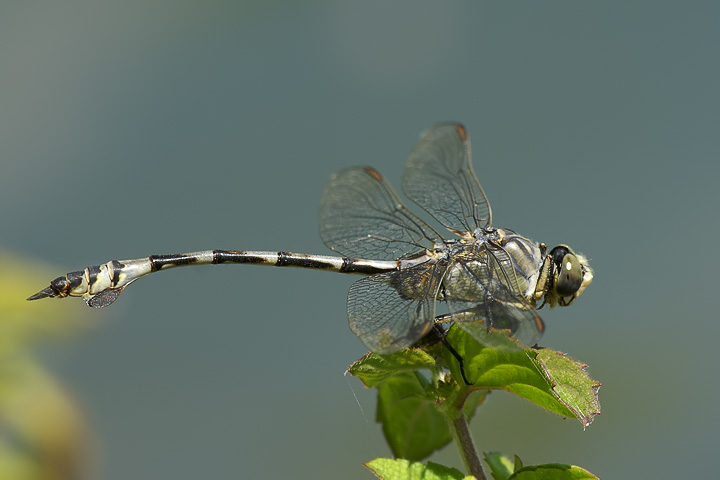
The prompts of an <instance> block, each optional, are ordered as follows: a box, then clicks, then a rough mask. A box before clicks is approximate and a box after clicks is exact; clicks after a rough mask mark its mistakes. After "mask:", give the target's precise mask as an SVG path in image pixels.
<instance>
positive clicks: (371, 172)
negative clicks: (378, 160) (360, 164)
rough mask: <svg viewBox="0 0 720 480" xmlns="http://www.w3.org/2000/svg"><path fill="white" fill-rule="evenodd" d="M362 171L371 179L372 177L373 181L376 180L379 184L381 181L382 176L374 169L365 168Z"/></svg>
mask: <svg viewBox="0 0 720 480" xmlns="http://www.w3.org/2000/svg"><path fill="white" fill-rule="evenodd" d="M363 170H365V173H367V174H368V175H370V176H371V177H373V178H374V179H375V180H377V181H378V182H381V181H382V179H383V176H382V175H381V174H380V172H378V171H377V170H375V169H374V168H372V167H365V168H363Z"/></svg>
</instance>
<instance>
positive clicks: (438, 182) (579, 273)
mask: <svg viewBox="0 0 720 480" xmlns="http://www.w3.org/2000/svg"><path fill="white" fill-rule="evenodd" d="M402 188H403V191H404V193H405V195H406V196H407V197H408V198H409V199H410V200H411V201H413V202H414V203H415V204H416V205H418V206H419V207H420V208H422V209H423V210H424V211H425V212H426V213H427V214H428V215H429V216H430V217H432V218H433V219H434V220H435V221H436V222H437V224H439V225H438V226H437V227H438V228H437V229H436V228H434V227H432V226H431V225H430V224H429V223H427V222H425V221H424V220H422V219H421V218H420V217H419V216H417V215H416V214H415V213H413V212H412V211H411V210H410V209H409V208H408V207H407V206H405V204H404V203H403V202H402V201H401V200H400V198H399V197H398V195H397V193H396V192H395V190H394V189H393V188H392V186H391V185H390V183H388V181H387V180H386V179H385V178H384V177H383V176H382V175H381V174H380V173H379V172H378V171H377V170H375V169H374V168H371V167H350V168H346V169H344V170H341V171H339V172H337V173H335V174H334V175H332V176H331V178H330V180H329V181H328V183H327V185H326V187H325V190H324V193H323V196H322V199H321V202H320V235H321V238H322V240H323V242H324V243H325V245H326V246H327V247H329V248H330V249H331V250H333V251H335V252H337V253H339V254H340V255H342V256H329V255H308V254H299V253H289V252H284V251H279V252H271V251H249V250H205V251H199V252H192V253H183V254H171V255H151V256H149V257H145V258H141V259H133V260H112V261H110V262H107V263H105V264H102V265H96V266H90V267H87V268H85V269H84V270H81V271H76V272H71V273H68V274H66V275H64V276H61V277H58V278H56V279H55V280H53V281H52V282H51V283H50V285H49V286H48V287H46V288H44V289H43V290H41V291H39V292H38V293H36V294H35V295H33V296H31V297H30V298H28V300H37V299H41V298H47V297H59V298H62V297H82V298H83V299H84V300H85V301H86V303H87V304H88V305H89V306H90V307H95V308H102V307H106V306H108V305H110V304H112V303H113V302H114V301H115V300H116V299H117V298H118V296H119V295H120V294H121V293H122V292H123V291H124V290H125V288H126V287H127V286H128V285H130V284H131V283H133V282H135V281H136V280H137V279H139V278H140V277H143V276H145V275H148V274H150V273H153V272H159V271H162V270H167V269H170V268H174V267H185V266H192V265H208V264H213V265H219V264H254V265H270V266H278V267H300V268H312V269H320V270H327V271H334V272H340V273H348V274H358V275H363V276H364V277H363V278H361V279H359V280H357V281H356V282H354V283H353V284H352V285H351V287H350V290H349V293H348V298H347V316H348V320H349V325H350V329H351V330H352V332H353V333H355V335H357V336H358V337H359V339H360V340H361V341H362V342H363V344H364V345H365V346H366V347H368V348H369V349H370V350H371V351H374V352H377V353H383V354H386V353H392V352H396V351H398V350H401V349H403V348H407V347H410V346H412V345H414V344H415V343H417V342H418V341H419V340H420V339H422V338H423V337H424V336H425V335H426V334H428V333H429V332H430V330H431V329H432V328H433V327H434V326H438V325H442V324H448V323H449V322H454V323H455V324H457V325H458V326H459V327H460V328H463V329H464V330H466V331H467V332H468V333H470V334H471V335H472V336H473V337H474V338H476V339H477V340H478V341H480V342H481V343H482V344H485V345H488V346H496V345H497V344H498V342H497V341H496V340H493V339H495V338H497V336H496V335H497V333H498V332H500V333H501V334H504V335H505V337H507V338H511V339H513V340H514V341H516V342H518V345H521V346H532V345H536V344H537V341H538V340H539V339H540V336H541V335H542V334H543V332H544V330H545V323H544V321H543V320H542V318H541V317H540V315H539V314H538V309H540V308H542V307H543V306H545V305H549V306H550V307H554V306H556V305H559V306H568V305H570V304H572V303H573V302H574V300H575V299H576V298H578V297H579V296H580V295H581V294H582V293H583V291H584V290H585V289H586V288H587V286H588V285H589V284H590V282H591V281H592V278H593V270H592V269H591V268H590V266H589V265H588V260H587V258H586V257H584V256H583V255H581V254H578V253H575V252H574V251H573V250H572V249H571V248H570V247H569V246H567V245H558V246H556V247H554V248H552V249H550V250H548V247H547V246H546V245H545V244H542V243H535V242H534V241H532V240H530V239H529V238H527V237H524V236H521V235H519V234H517V233H515V232H514V231H512V230H510V229H504V228H496V227H494V226H493V225H492V210H491V208H490V203H489V202H488V199H487V197H486V195H485V192H484V191H483V189H482V187H481V186H480V183H479V182H478V179H477V177H476V175H475V173H474V171H473V168H472V163H471V159H470V139H469V136H468V133H467V131H466V129H465V127H463V126H462V125H461V124H458V123H445V124H439V125H435V126H433V127H431V128H429V129H428V130H426V131H425V132H423V133H422V135H421V136H420V139H419V141H418V143H417V144H416V146H415V148H414V149H413V150H412V151H411V153H410V155H409V158H408V160H407V164H406V167H405V172H404V176H403V181H402ZM440 226H442V227H444V229H445V230H446V232H445V233H444V234H441V233H440V232H439V231H438V229H441V228H440ZM438 302H441V303H442V304H444V305H445V306H446V310H447V313H443V314H438V312H437V310H436V308H437V303H438ZM538 302H540V305H538ZM493 335H495V336H493Z"/></svg>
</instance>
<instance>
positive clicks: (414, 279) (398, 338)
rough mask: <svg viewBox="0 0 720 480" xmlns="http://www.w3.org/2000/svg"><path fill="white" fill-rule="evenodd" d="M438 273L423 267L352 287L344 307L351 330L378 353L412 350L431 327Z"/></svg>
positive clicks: (429, 265)
mask: <svg viewBox="0 0 720 480" xmlns="http://www.w3.org/2000/svg"><path fill="white" fill-rule="evenodd" d="M441 270H442V267H440V266H439V265H438V264H436V263H425V264H422V265H418V266H416V267H412V268H407V269H403V270H396V271H392V272H388V273H380V274H377V275H372V276H370V277H365V278H363V279H361V280H358V281H357V282H355V283H353V284H352V286H351V287H350V292H349V293H348V304H347V311H348V319H349V322H350V330H352V331H353V333H354V334H355V335H357V336H358V337H359V338H360V340H361V341H362V342H363V343H364V344H365V346H366V347H368V348H369V349H370V350H372V351H374V352H377V353H392V352H395V351H397V350H400V349H403V348H407V347H409V346H411V345H412V344H414V343H415V342H417V341H418V340H420V339H421V338H422V337H423V336H424V335H425V334H426V333H427V332H428V331H429V330H430V328H431V327H432V325H433V320H434V318H435V297H436V296H437V290H438V285H439V283H440V278H441V276H442V272H441Z"/></svg>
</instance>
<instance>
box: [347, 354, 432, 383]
mask: <svg viewBox="0 0 720 480" xmlns="http://www.w3.org/2000/svg"><path fill="white" fill-rule="evenodd" d="M435 366H436V363H435V359H434V358H433V357H431V356H430V355H428V354H427V353H426V352H424V351H423V350H419V349H416V348H408V349H405V350H400V351H399V352H396V353H393V354H389V355H380V354H378V353H373V352H370V353H368V354H367V355H365V356H364V357H362V358H361V359H360V360H358V361H356V362H355V363H353V364H352V365H350V367H349V368H348V369H347V371H346V372H345V373H349V374H350V375H353V376H355V377H358V378H359V379H360V380H361V381H362V382H363V383H364V384H365V386H366V387H374V386H376V385H378V384H380V383H381V382H382V381H384V380H386V379H387V378H390V377H392V376H393V375H396V374H398V373H402V372H408V371H413V370H420V369H428V368H434V367H435Z"/></svg>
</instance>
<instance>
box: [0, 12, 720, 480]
mask: <svg viewBox="0 0 720 480" xmlns="http://www.w3.org/2000/svg"><path fill="white" fill-rule="evenodd" d="M718 45H720V5H718V4H717V3H716V2H711V1H706V2H702V1H689V2H664V1H637V2H620V1H609V2H571V1H562V2H560V1H552V2H542V3H529V2H528V3H518V2H512V3H507V2H502V3H499V2H498V3H490V2H431V1H424V0H422V1H399V2H382V1H374V0H373V1H366V2H347V1H340V2H337V1H336V2H322V1H311V2H301V3H298V2H284V1H254V2H253V1H248V2H222V1H205V2H200V1H194V2H193V1H169V0H155V1H151V2H146V1H137V0H131V1H123V2H92V1H70V2H51V1H45V2H23V1H6V2H3V3H2V5H1V6H0V78H1V80H0V105H1V108H0V165H1V170H0V225H1V226H2V230H1V231H2V234H1V235H0V247H2V248H4V249H7V250H11V251H13V252H15V254H17V255H22V256H25V257H31V258H35V259H38V260H42V261H45V262H48V263H51V264H52V271H54V272H55V274H56V275H60V274H62V273H65V272H66V271H69V270H77V269H81V268H84V267H85V266H86V265H89V264H98V263H103V262H106V261H108V260H111V259H114V258H115V259H124V258H136V257H143V256H147V255H149V254H153V253H179V252H186V251H193V250H201V249H210V248H225V249H255V250H287V251H293V252H305V253H328V250H327V249H326V248H325V247H324V246H323V245H322V243H321V241H320V239H319V236H318V233H317V231H318V225H317V223H318V219H317V207H318V202H319V198H320V195H321V193H322V189H323V185H324V183H325V181H326V179H327V178H328V176H329V175H330V174H331V173H332V172H334V171H336V170H338V169H340V168H343V167H347V166H350V165H358V164H359V165H372V166H375V167H376V168H377V169H379V170H380V171H381V172H383V173H384V174H385V175H386V176H387V177H388V179H389V180H390V181H391V182H392V183H394V184H395V185H396V186H399V183H400V179H401V175H402V169H403V165H404V162H405V159H406V156H407V154H408V153H409V151H410V149H411V148H412V146H413V144H414V142H415V141H416V139H417V136H418V135H419V133H420V132H421V131H422V130H424V129H425V128H426V127H428V126H430V125H432V124H434V123H436V122H439V121H447V120H454V121H460V122H463V123H464V124H465V125H466V126H467V128H468V130H469V132H470V135H471V137H472V141H473V158H474V166H475V171H476V172H477V174H478V177H479V178H480V181H481V183H482V184H483V186H484V188H485V190H486V193H487V195H488V197H489V198H490V201H491V202H492V206H493V210H494V218H495V222H494V223H495V225H496V226H502V227H507V228H512V229H515V230H517V231H518V232H521V233H523V234H525V235H528V236H530V237H531V238H534V239H535V240H537V241H542V242H545V243H548V244H556V243H567V244H570V245H572V246H573V247H574V248H575V249H576V250H578V251H581V252H583V253H585V254H586V255H587V256H588V257H590V258H591V261H592V265H593V266H594V268H595V270H596V276H595V281H594V283H593V285H592V286H591V288H590V289H588V290H587V292H586V293H585V295H584V296H583V297H582V298H581V299H580V300H579V301H578V302H577V303H576V304H574V305H573V306H572V307H571V308H568V309H564V310H557V309H556V310H554V311H552V312H550V311H546V312H545V313H544V317H545V320H546V322H547V324H548V331H547V334H546V336H545V337H544V339H543V343H544V345H545V346H547V347H551V348H555V349H558V350H562V351H565V352H567V353H568V354H570V355H571V356H573V357H574V358H576V359H578V360H581V361H583V362H586V363H588V364H589V365H590V366H589V371H590V373H591V374H592V376H593V377H594V378H596V379H597V380H599V381H601V382H602V383H603V387H602V388H601V390H600V401H601V404H602V406H603V413H602V415H601V416H600V417H598V418H597V419H596V420H595V422H594V423H593V424H592V425H591V426H590V427H589V428H588V429H587V430H586V431H583V430H582V428H581V426H580V424H579V423H578V422H576V421H573V420H562V419H560V418H557V417H555V416H553V415H551V414H549V413H546V412H545V411H542V410H540V409H539V408H536V407H534V406H531V405H528V404H526V403H525V402H523V401H521V400H519V399H517V398H514V397H513V396H511V395H510V394H503V393H496V394H493V395H491V398H489V400H488V402H487V404H486V406H485V407H484V408H483V409H481V411H480V413H479V414H478V415H477V417H476V418H475V419H474V420H473V423H472V428H473V433H474V436H475V440H476V443H477V445H478V447H479V449H481V450H483V451H489V450H493V451H502V452H504V453H507V454H518V455H519V456H520V457H521V458H522V459H523V460H524V461H525V462H526V463H546V462H564V463H574V464H578V465H581V466H584V467H586V468H588V469H589V470H590V471H592V472H594V473H595V474H597V475H599V476H600V477H602V478H668V479H671V478H679V477H681V476H687V475H688V474H691V475H692V476H694V477H697V478H702V477H704V478H709V477H711V476H713V475H715V474H716V472H717V469H716V461H715V456H716V455H715V451H716V446H717V431H718V429H719V428H720V415H718V413H717V405H716V404H717V398H718V396H720V387H719V386H718V370H717V367H716V365H717V362H718V360H717V355H716V354H715V349H716V345H717V338H718V335H720V327H719V326H718V315H717V311H718V310H717V307H716V306H714V305H716V303H715V304H713V301H714V300H715V298H716V295H717V286H716V282H717V268H718V263H719V262H718V254H717V248H718V246H717V238H718V235H719V234H720V231H719V230H720V229H719V227H718V207H719V206H720V196H719V195H718V193H717V183H718V179H719V178H720V169H719V168H718V153H719V152H720V101H719V95H718V85H720V67H719V62H718V56H717V46H718ZM47 280H48V281H49V280H50V278H47ZM353 280H354V278H351V277H346V276H340V275H335V274H329V273H323V272H315V271H301V270H293V269H290V270H281V269H270V268H258V267H204V268H196V269H181V270H176V271H171V272H167V273H162V274H159V275H153V276H151V277H148V278H146V279H143V280H141V281H139V282H138V283H136V284H134V285H133V286H132V287H130V288H129V289H128V290H127V291H126V292H125V294H124V295H123V296H122V297H121V298H120V300H119V301H118V302H117V303H116V304H114V305H113V306H112V307H111V308H108V309H105V310H102V311H93V312H91V318H92V319H93V322H94V323H95V327H94V328H93V329H92V330H91V331H90V332H88V333H85V334H83V335H82V336H79V337H77V338H76V339H75V340H74V341H73V342H72V343H69V344H65V345H63V346H62V347H54V348H53V349H52V351H50V352H49V353H46V358H47V362H46V363H47V364H48V367H49V368H50V369H51V370H52V371H53V372H55V374H56V375H57V376H58V377H59V378H60V379H61V381H62V382H63V383H64V384H65V385H66V387H67V388H68V389H69V390H70V391H71V392H73V393H72V394H73V396H74V398H75V399H76V400H77V402H78V403H79V404H80V405H81V407H82V409H83V412H84V415H85V416H86V418H87V421H88V423H89V425H90V428H91V430H92V432H93V433H92V435H93V442H94V443H95V444H96V445H94V447H93V449H94V450H95V452H94V454H95V455H96V456H97V457H98V458H99V460H97V466H96V473H95V475H96V476H97V477H99V478H103V479H107V480H124V479H129V478H133V479H137V478H156V479H157V478H187V479H193V478H280V477H281V476H287V477H289V478H358V479H362V478H371V476H372V475H371V474H370V473H369V472H367V471H365V470H364V469H363V468H362V467H361V466H360V463H361V462H363V461H367V460H370V459H373V458H375V457H379V456H389V455H390V453H389V451H388V449H387V447H386V445H385V443H384V441H383V439H382V435H381V431H380V427H379V426H378V425H377V424H375V423H374V407H375V400H374V396H373V393H372V392H371V391H366V390H364V389H363V388H362V387H361V386H360V383H359V382H357V381H356V380H355V379H352V378H345V377H343V371H344V369H345V368H346V367H347V366H348V365H349V364H350V363H351V362H353V361H354V360H355V359H357V358H358V357H360V356H361V355H363V354H364V353H365V349H364V347H363V346H362V344H361V343H360V342H359V341H358V340H357V339H356V338H355V337H354V336H353V335H352V333H351V332H350V331H349V330H348V328H347V320H346V317H345V296H346V292H347V289H348V287H349V286H350V284H351V283H352V281H353ZM44 286H46V282H45V280H44V279H43V280H42V281H40V282H39V283H38V285H37V288H36V289H34V290H31V291H28V292H26V293H27V295H30V294H32V293H34V291H35V290H39V289H40V288H43V287H44ZM48 301H49V300H48ZM68 301H70V300H68ZM76 301H79V300H76ZM33 306H34V304H28V308H33ZM52 320H53V319H52V318H48V319H47V321H48V322H51V321H52ZM279 342H280V343H279ZM358 403H359V404H360V407H359V406H358ZM432 459H433V460H435V461H439V462H444V463H449V464H452V465H456V466H461V463H460V460H459V458H458V456H457V454H456V453H455V450H454V447H452V446H451V447H449V448H446V449H445V450H444V451H442V452H441V453H440V454H438V455H435V456H434V457H433V458H432Z"/></svg>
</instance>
